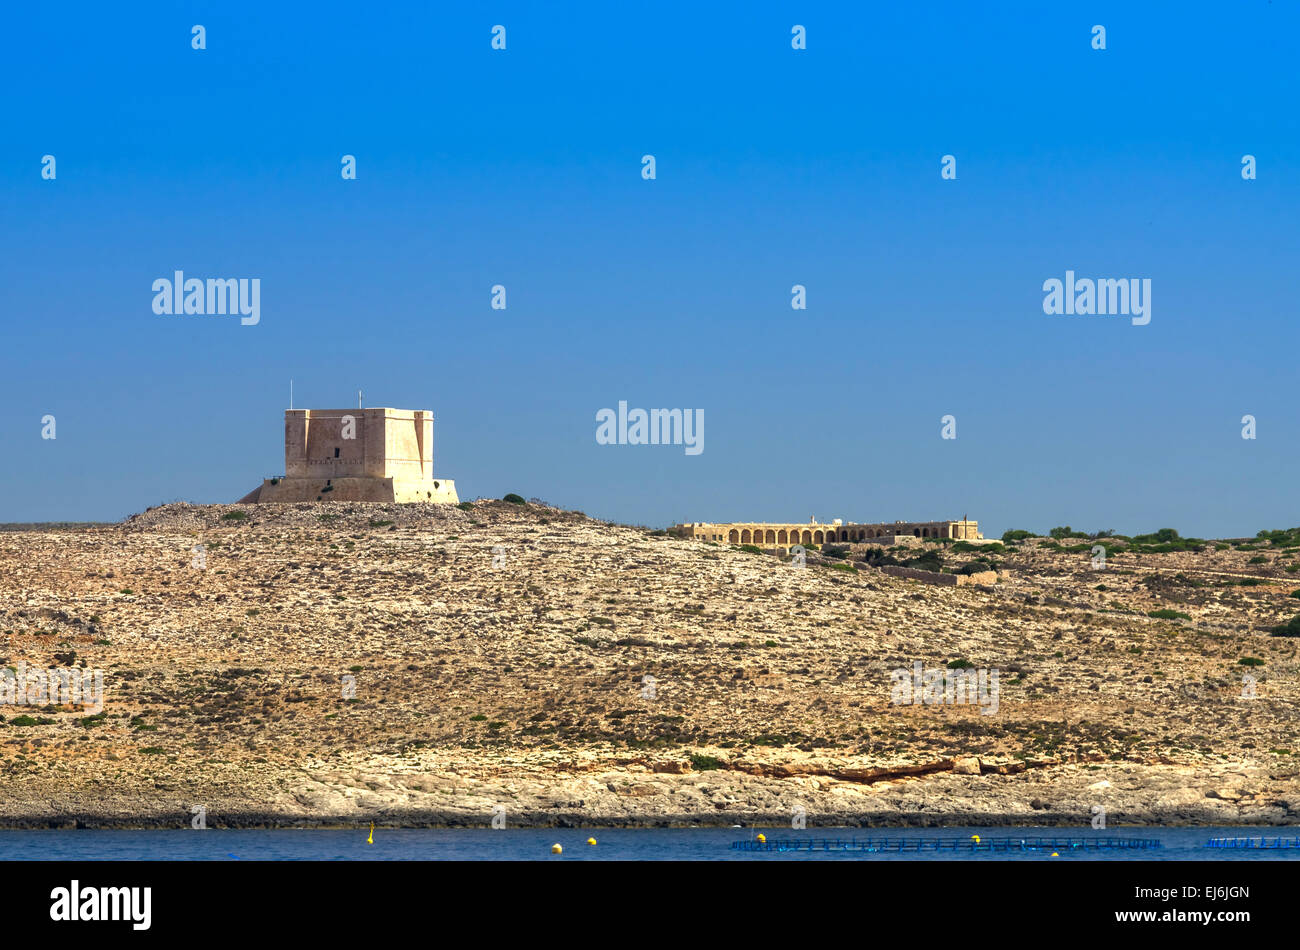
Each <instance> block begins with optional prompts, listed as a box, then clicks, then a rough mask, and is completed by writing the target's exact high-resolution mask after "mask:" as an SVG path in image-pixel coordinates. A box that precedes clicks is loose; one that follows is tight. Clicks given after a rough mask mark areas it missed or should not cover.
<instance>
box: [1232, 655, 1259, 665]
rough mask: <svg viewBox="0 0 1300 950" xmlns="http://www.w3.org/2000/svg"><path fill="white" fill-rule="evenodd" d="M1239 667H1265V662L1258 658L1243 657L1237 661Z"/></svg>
mask: <svg viewBox="0 0 1300 950" xmlns="http://www.w3.org/2000/svg"><path fill="white" fill-rule="evenodd" d="M1237 665H1238V666H1263V665H1264V661H1263V660H1261V659H1260V658H1259V657H1257V656H1243V657H1242V658H1241V659H1240V660H1238V661H1237Z"/></svg>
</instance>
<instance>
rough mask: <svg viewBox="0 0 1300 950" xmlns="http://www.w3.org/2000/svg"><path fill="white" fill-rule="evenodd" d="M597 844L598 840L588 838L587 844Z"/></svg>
mask: <svg viewBox="0 0 1300 950" xmlns="http://www.w3.org/2000/svg"><path fill="white" fill-rule="evenodd" d="M595 843H596V839H595V838H588V839H587V844H595Z"/></svg>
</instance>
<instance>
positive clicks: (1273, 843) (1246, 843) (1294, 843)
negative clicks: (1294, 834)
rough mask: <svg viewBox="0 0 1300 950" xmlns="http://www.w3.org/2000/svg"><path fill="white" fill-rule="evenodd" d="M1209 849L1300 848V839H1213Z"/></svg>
mask: <svg viewBox="0 0 1300 950" xmlns="http://www.w3.org/2000/svg"><path fill="white" fill-rule="evenodd" d="M1205 846H1206V847H1207V848H1300V838H1281V837H1275V838H1211V839H1210V840H1209V841H1207V842H1205Z"/></svg>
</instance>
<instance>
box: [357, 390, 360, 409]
mask: <svg viewBox="0 0 1300 950" xmlns="http://www.w3.org/2000/svg"><path fill="white" fill-rule="evenodd" d="M357 408H358V409H360V408H361V390H359V389H358V390H357Z"/></svg>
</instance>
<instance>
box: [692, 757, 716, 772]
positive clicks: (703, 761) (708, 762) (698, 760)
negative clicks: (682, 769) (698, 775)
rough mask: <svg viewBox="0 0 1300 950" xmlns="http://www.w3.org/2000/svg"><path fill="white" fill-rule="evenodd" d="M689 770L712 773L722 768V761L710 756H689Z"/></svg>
mask: <svg viewBox="0 0 1300 950" xmlns="http://www.w3.org/2000/svg"><path fill="white" fill-rule="evenodd" d="M690 758H691V768H693V769H694V770H695V771H697V772H713V771H716V770H717V769H720V768H722V765H723V763H722V760H721V759H719V758H716V757H715V756H712V755H699V754H698V753H696V754H692V755H691V757H690Z"/></svg>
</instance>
